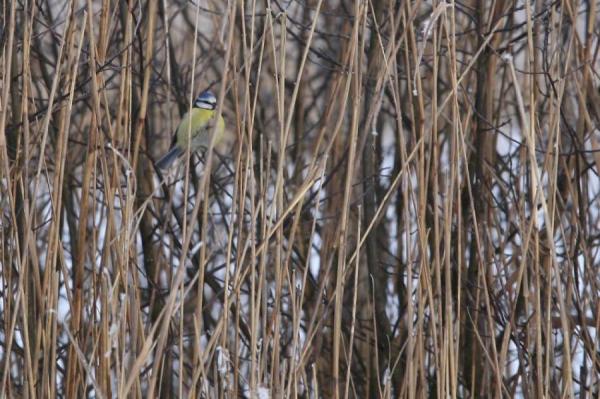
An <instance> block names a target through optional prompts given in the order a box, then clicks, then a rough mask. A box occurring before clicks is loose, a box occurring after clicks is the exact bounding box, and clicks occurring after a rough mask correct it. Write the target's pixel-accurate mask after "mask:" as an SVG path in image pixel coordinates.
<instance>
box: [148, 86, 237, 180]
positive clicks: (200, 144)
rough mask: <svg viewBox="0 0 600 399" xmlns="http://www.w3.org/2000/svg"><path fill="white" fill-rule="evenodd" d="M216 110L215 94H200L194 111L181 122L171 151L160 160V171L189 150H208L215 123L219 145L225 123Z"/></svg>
mask: <svg viewBox="0 0 600 399" xmlns="http://www.w3.org/2000/svg"><path fill="white" fill-rule="evenodd" d="M216 108H217V97H216V96H215V95H214V93H213V92H211V91H210V90H205V91H203V92H202V93H200V95H199V96H198V97H197V98H196V100H195V101H194V104H193V107H192V110H191V111H190V112H188V113H186V114H185V115H184V117H183V119H181V122H179V126H178V127H177V130H176V132H175V137H173V144H172V145H171V149H170V150H169V152H167V153H166V154H165V155H164V156H163V157H162V158H161V159H159V160H158V162H157V163H156V166H158V167H159V168H160V169H166V168H168V167H169V166H170V165H171V164H172V163H173V161H175V160H176V159H177V158H179V157H180V156H181V155H183V154H185V151H186V150H187V149H188V148H189V149H190V151H197V150H199V149H201V148H208V146H209V145H210V140H211V137H210V134H211V133H212V132H213V129H214V126H215V123H216V124H217V128H216V130H215V144H218V143H219V142H220V141H221V140H222V139H223V137H224V133H225V121H224V120H223V117H222V116H220V117H219V119H218V120H216V112H215V109H216ZM190 125H191V128H190ZM190 141H191V142H190Z"/></svg>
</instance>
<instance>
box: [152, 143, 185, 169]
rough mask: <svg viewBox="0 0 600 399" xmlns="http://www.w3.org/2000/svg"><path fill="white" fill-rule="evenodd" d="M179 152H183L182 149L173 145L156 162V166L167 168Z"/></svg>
mask: <svg viewBox="0 0 600 399" xmlns="http://www.w3.org/2000/svg"><path fill="white" fill-rule="evenodd" d="M181 154H183V150H182V149H181V148H179V146H174V147H173V148H171V149H170V150H169V152H167V153H166V154H165V155H163V157H162V158H161V159H159V160H158V162H156V166H157V167H158V168H159V169H167V168H168V167H169V166H170V165H171V164H172V163H173V161H174V160H176V159H177V158H178V157H179V156H180V155H181Z"/></svg>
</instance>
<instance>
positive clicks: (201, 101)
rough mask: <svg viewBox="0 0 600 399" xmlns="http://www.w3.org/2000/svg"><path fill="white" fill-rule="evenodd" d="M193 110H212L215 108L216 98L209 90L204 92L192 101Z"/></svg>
mask: <svg viewBox="0 0 600 399" xmlns="http://www.w3.org/2000/svg"><path fill="white" fill-rule="evenodd" d="M194 107H195V108H204V109H211V110H214V109H215V108H216V107H217V97H216V96H215V94H214V93H213V92H212V91H210V90H204V91H203V92H202V93H200V95H199V96H198V97H196V100H195V101H194Z"/></svg>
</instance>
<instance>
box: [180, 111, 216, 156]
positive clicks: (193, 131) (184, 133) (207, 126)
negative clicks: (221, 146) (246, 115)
mask: <svg viewBox="0 0 600 399" xmlns="http://www.w3.org/2000/svg"><path fill="white" fill-rule="evenodd" d="M215 115H216V112H215V111H213V110H210V109H203V108H194V109H192V111H191V112H190V113H188V114H186V115H185V116H184V117H183V119H182V120H181V123H180V124H179V127H178V128H177V145H178V146H179V147H181V148H182V149H184V148H187V147H190V149H191V150H192V151H195V150H198V149H200V148H201V147H205V148H208V146H209V145H210V140H211V137H210V134H211V133H212V132H213V129H214V124H215ZM224 131H225V121H224V120H223V117H222V116H221V117H220V118H219V120H218V122H217V129H216V131H215V135H216V137H215V144H218V143H219V142H220V141H221V140H222V139H223V134H224ZM190 138H191V145H189V139H190Z"/></svg>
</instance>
